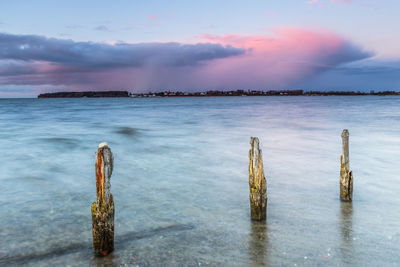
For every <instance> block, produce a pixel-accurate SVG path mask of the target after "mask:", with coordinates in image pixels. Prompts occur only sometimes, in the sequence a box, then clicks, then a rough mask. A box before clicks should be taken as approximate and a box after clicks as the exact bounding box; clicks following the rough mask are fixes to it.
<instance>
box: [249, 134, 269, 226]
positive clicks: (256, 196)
mask: <svg viewBox="0 0 400 267" xmlns="http://www.w3.org/2000/svg"><path fill="white" fill-rule="evenodd" d="M250 145H251V149H250V151H249V159H250V164H249V186H250V209H251V218H252V219H253V220H258V221H261V220H265V219H266V217H267V181H266V179H265V176H264V169H263V162H262V151H261V149H260V147H259V141H258V138H257V137H250Z"/></svg>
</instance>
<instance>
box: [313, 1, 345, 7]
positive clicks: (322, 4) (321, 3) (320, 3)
mask: <svg viewBox="0 0 400 267" xmlns="http://www.w3.org/2000/svg"><path fill="white" fill-rule="evenodd" d="M329 2H331V3H343V4H351V2H352V0H329ZM329 2H328V0H326V1H324V0H309V1H307V2H306V4H308V5H314V4H319V5H321V6H324V5H325V4H326V3H329Z"/></svg>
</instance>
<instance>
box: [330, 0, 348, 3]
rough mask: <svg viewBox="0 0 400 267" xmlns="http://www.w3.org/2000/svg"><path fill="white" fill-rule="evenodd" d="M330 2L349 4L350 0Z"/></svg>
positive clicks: (333, 0)
mask: <svg viewBox="0 0 400 267" xmlns="http://www.w3.org/2000/svg"><path fill="white" fill-rule="evenodd" d="M331 2H333V3H335V2H337V3H345V4H350V3H351V0H331Z"/></svg>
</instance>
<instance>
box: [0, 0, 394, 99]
mask: <svg viewBox="0 0 400 267" xmlns="http://www.w3.org/2000/svg"><path fill="white" fill-rule="evenodd" d="M399 11H400V2H399V1H396V0H264V1H238V0H236V1H235V0H230V1H225V0H219V1H215V0H203V1H183V0H181V1H173V0H170V1H161V0H159V1H154V0H148V1H133V0H115V1H103V0H97V1H75V0H69V1H50V0H47V1H45V0H38V1H28V0H25V1H23V0H12V1H11V0H4V1H1V2H0V97H35V96H36V95H37V94H38V93H42V92H54V91H70V90H85V91H86V90H129V91H131V92H146V91H161V90H162V91H163V90H181V91H204V90H213V89H218V90H221V89H222V90H231V89H234V90H236V89H262V90H270V89H304V90H356V91H357V90H361V91H369V90H376V91H379V90H400V34H399V33H400V32H399V25H400V16H399V15H398V13H399Z"/></svg>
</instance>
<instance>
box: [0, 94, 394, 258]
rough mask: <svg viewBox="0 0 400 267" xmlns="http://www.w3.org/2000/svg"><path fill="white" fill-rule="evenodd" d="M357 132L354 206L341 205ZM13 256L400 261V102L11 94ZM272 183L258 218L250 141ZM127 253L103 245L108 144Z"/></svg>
mask: <svg viewBox="0 0 400 267" xmlns="http://www.w3.org/2000/svg"><path fill="white" fill-rule="evenodd" d="M344 128H348V129H349V131H350V168H351V169H352V170H353V174H354V196H353V197H354V200H353V203H352V204H350V203H341V202H340V200H339V183H338V182H339V167H340V166H339V165H340V163H339V157H340V154H341V137H340V135H341V131H342V129H344ZM0 129H1V131H0V147H1V149H2V150H1V151H2V153H0V163H1V164H0V183H1V187H0V188H1V194H0V207H1V209H0V222H1V224H2V226H1V227H0V265H5V266H10V265H23V264H25V265H32V266H37V265H42V266H63V265H71V266H87V265H92V266H108V265H113V266H119V265H128V266H131V265H136V264H137V265H139V266H157V265H159V266H198V265H224V266H248V265H250V266H262V265H274V266H280V265H282V266H287V265H299V266H301V265H307V266H308V265H311V266H314V265H317V266H318V265H319V266H322V265H330V266H344V265H361V266H365V265H373V266H382V265H398V264H400V256H399V254H398V251H399V250H400V227H399V226H400V225H399V221H400V209H399V206H400V194H399V193H400V183H399V182H400V177H399V174H400V164H399V163H398V160H399V159H400V97H396V96H385V97H378V96H340V97H301V96H300V97H216V98H212V97H210V98H151V99H137V98H126V99H125V98H121V99H117V98H112V99H106V98H100V99H87V98H86V99H0ZM250 136H258V137H259V139H260V142H261V146H262V149H263V157H264V159H263V160H264V169H265V172H266V173H265V174H266V177H267V183H268V189H267V191H268V209H267V217H268V218H267V222H266V223H256V222H252V221H251V220H250V214H249V213H250V211H249V197H248V194H249V188H248V150H249V147H250V145H249V137H250ZM102 141H106V142H108V143H109V146H110V148H111V150H112V151H113V153H114V158H115V160H114V172H113V175H112V177H111V192H112V194H113V195H114V201H115V209H116V212H115V235H116V240H115V251H114V252H113V253H112V254H111V255H109V256H108V257H106V258H96V257H94V256H93V252H92V243H91V242H92V236H91V234H92V232H91V231H92V230H91V214H90V206H91V203H92V202H93V201H95V200H96V196H95V177H94V161H95V159H94V152H95V150H96V148H97V146H98V144H99V143H100V142H102Z"/></svg>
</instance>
